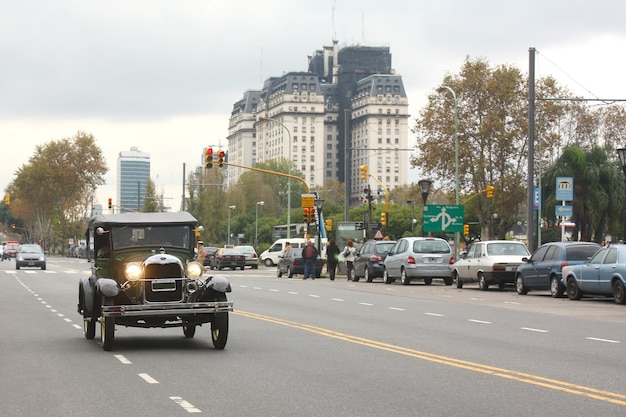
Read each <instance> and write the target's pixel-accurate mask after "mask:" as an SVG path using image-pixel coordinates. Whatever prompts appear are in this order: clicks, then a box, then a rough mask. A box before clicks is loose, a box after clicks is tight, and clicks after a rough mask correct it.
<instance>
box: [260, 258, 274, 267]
mask: <svg viewBox="0 0 626 417" xmlns="http://www.w3.org/2000/svg"><path fill="white" fill-rule="evenodd" d="M263 263H264V264H265V266H266V267H268V268H269V267H271V266H273V265H274V262H272V260H271V259H270V258H267V259H266V260H264V261H263Z"/></svg>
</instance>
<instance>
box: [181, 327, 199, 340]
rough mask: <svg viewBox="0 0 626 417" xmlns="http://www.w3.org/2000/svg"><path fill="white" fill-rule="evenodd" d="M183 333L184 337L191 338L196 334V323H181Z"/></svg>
mask: <svg viewBox="0 0 626 417" xmlns="http://www.w3.org/2000/svg"><path fill="white" fill-rule="evenodd" d="M183 334H184V335H185V338H186V339H193V337H194V336H195V334H196V325H195V324H183Z"/></svg>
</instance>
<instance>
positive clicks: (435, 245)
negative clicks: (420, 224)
mask: <svg viewBox="0 0 626 417" xmlns="http://www.w3.org/2000/svg"><path fill="white" fill-rule="evenodd" d="M413 252H414V253H450V245H448V244H447V243H446V242H444V241H441V240H416V241H415V242H413Z"/></svg>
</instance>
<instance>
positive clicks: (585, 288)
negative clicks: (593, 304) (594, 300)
mask: <svg viewBox="0 0 626 417" xmlns="http://www.w3.org/2000/svg"><path fill="white" fill-rule="evenodd" d="M562 274H563V281H564V282H565V289H566V291H567V297H568V298H569V299H570V300H580V299H581V298H582V296H583V295H585V294H592V295H606V296H612V297H613V299H614V300H615V303H616V304H626V245H624V244H612V245H609V246H607V247H602V248H601V249H600V250H598V251H597V252H596V254H595V255H593V257H592V258H591V259H590V260H589V261H587V262H585V263H582V264H580V265H573V266H566V267H565V268H563V272H562Z"/></svg>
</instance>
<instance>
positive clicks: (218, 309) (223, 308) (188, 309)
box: [102, 301, 233, 317]
mask: <svg viewBox="0 0 626 417" xmlns="http://www.w3.org/2000/svg"><path fill="white" fill-rule="evenodd" d="M230 311H233V302H232V301H206V302H199V303H158V304H125V305H113V306H102V316H104V317H133V316H134V317H137V316H172V315H176V316H184V315H190V314H207V313H227V312H230Z"/></svg>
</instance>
